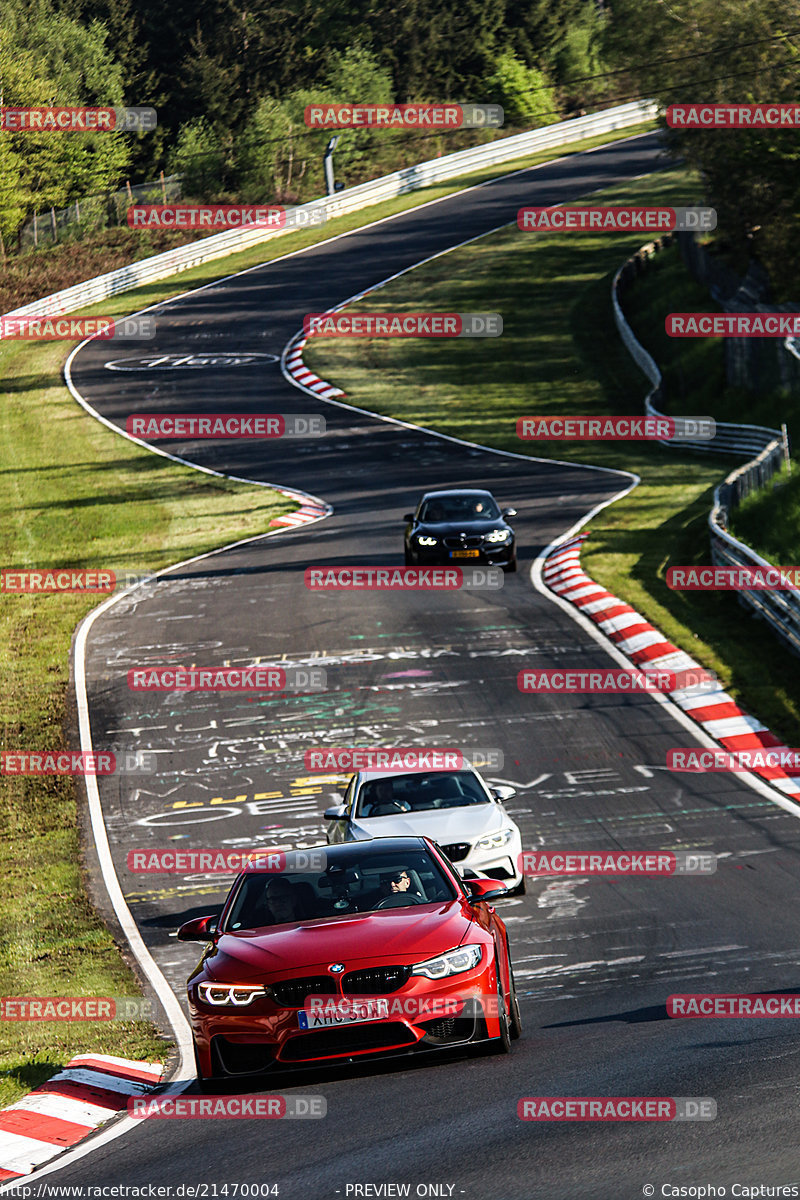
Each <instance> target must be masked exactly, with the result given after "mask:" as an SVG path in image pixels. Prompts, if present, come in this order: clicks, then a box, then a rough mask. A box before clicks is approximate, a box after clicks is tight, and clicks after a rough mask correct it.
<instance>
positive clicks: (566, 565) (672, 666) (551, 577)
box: [542, 533, 800, 802]
mask: <svg viewBox="0 0 800 1200" xmlns="http://www.w3.org/2000/svg"><path fill="white" fill-rule="evenodd" d="M588 536H589V535H588V534H586V533H582V534H579V535H578V536H577V537H574V538H570V539H569V541H566V542H562V543H561V545H559V546H556V547H555V548H554V550H553V551H552V553H551V554H549V555H548V556H547V559H546V560H545V563H544V568H543V571H542V577H543V579H544V582H545V584H546V585H547V587H548V588H549V589H550V590H551V591H552V592H555V593H556V595H558V596H560V597H561V598H562V600H567V601H569V603H570V604H573V605H574V606H575V607H576V608H577V609H579V610H580V612H581V613H582V614H583V615H584V616H586V617H587V618H588V619H589V620H590V621H593V622H594V623H595V625H597V627H598V629H600V630H601V631H602V632H603V633H604V634H605V636H606V637H607V638H608V639H609V640H610V641H611V642H613V643H614V645H615V647H616V649H617V650H618V651H620V652H621V653H622V654H624V655H625V656H626V658H628V659H630V661H631V662H632V663H633V664H634V665H635V666H637V667H644V666H647V667H656V668H661V669H664V670H669V671H684V670H692V669H694V668H699V667H700V666H701V664H700V663H698V662H696V661H695V659H693V658H691V656H690V655H688V654H685V653H684V652H683V651H682V650H679V649H678V647H677V646H673V645H672V643H671V642H669V641H667V639H666V638H665V637H664V635H663V633H660V632H659V631H658V630H657V629H656V628H655V626H654V625H651V624H650V622H649V621H647V620H645V618H644V617H643V616H642V615H641V614H640V613H638V612H637V611H636V609H635V608H632V607H631V605H630V604H626V603H625V601H624V600H620V599H619V597H618V596H614V595H612V593H611V592H608V591H606V589H605V588H604V587H602V586H601V585H600V584H599V583H596V582H595V580H594V579H591V578H590V577H589V576H588V575H587V574H586V572H585V571H584V570H583V567H582V566H581V565H580V553H581V547H582V544H583V542H584V540H585V539H586V538H587V537H588ZM669 698H670V700H672V701H673V703H674V704H676V705H677V706H678V707H679V708H680V709H682V710H683V712H684V713H686V715H687V716H688V717H690V718H691V719H692V720H693V721H696V722H697V723H698V725H700V727H701V728H702V729H703V731H704V733H706V734H707V735H708V736H709V737H711V738H713V739H714V741H716V742H718V743H719V744H720V746H722V747H723V748H724V749H725V750H727V751H736V750H757V749H759V748H760V747H769V748H777V749H781V750H784V749H787V747H785V746H784V744H783V743H782V742H781V741H780V739H779V738H777V737H776V736H775V735H774V734H773V733H770V731H769V730H768V729H767V727H766V726H765V725H762V724H761V722H760V721H758V720H756V718H755V717H751V716H750V715H749V714H748V713H746V712H744V711H743V710H742V709H741V708H739V706H738V704H737V703H736V701H735V700H734V699H733V697H732V696H729V695H728V693H727V692H725V691H723V689H722V688H721V687H720V688H718V689H717V690H716V691H708V690H707V689H703V690H702V691H701V690H699V689H698V688H686V689H685V690H682V691H676V692H670V693H669ZM750 773H751V774H753V775H757V776H759V777H760V778H761V779H763V780H765V781H766V782H767V783H769V784H770V785H771V786H772V787H775V788H777V789H778V790H779V791H780V792H782V793H783V794H784V795H785V796H788V797H789V798H790V799H793V800H797V801H798V802H800V776H798V775H790V774H788V773H787V772H786V771H784V770H783V769H782V768H780V767H753V768H751V770H750Z"/></svg>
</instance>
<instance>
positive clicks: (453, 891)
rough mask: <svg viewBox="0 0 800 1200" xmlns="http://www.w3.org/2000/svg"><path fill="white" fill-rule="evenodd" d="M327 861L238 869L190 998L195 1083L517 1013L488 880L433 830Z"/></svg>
mask: <svg viewBox="0 0 800 1200" xmlns="http://www.w3.org/2000/svg"><path fill="white" fill-rule="evenodd" d="M319 853H320V856H321V858H324V869H320V870H296V871H295V870H286V871H283V872H281V873H280V874H270V873H268V872H255V871H250V872H244V873H243V874H241V875H240V876H239V877H238V878H237V879H236V881H235V883H234V884H233V887H232V888H231V890H230V893H229V895H228V898H227V900H226V901H225V905H224V908H223V910H222V912H221V914H219V916H217V915H213V916H208V917H198V918H196V919H195V920H193V921H189V922H188V923H187V924H185V925H182V926H181V928H180V929H179V930H178V937H179V939H180V940H181V941H195V940H196V941H204V942H208V944H207V945H206V947H205V949H204V951H203V956H202V958H201V960H200V963H199V965H198V966H197V968H196V969H195V971H194V972H193V973H192V975H191V976H190V977H189V980H188V995H189V1008H190V1012H191V1021H192V1027H193V1032H194V1042H195V1057H196V1062H197V1075H198V1081H199V1083H200V1086H201V1087H203V1088H206V1089H208V1088H212V1089H213V1087H214V1085H215V1084H218V1083H219V1082H221V1081H222V1080H223V1079H231V1078H234V1077H242V1076H248V1075H257V1074H259V1073H261V1072H268V1071H269V1070H270V1069H278V1068H285V1067H288V1066H289V1065H291V1064H295V1065H308V1066H310V1065H317V1066H319V1065H323V1064H331V1063H334V1062H352V1061H354V1060H356V1059H358V1058H362V1057H366V1056H370V1055H376V1054H378V1055H386V1054H389V1055H396V1054H406V1053H411V1052H414V1051H420V1050H434V1049H442V1048H448V1049H449V1048H452V1047H455V1046H463V1045H468V1044H470V1043H479V1042H488V1043H489V1047H488V1048H489V1049H494V1050H496V1051H498V1052H501V1053H507V1052H508V1051H509V1049H510V1046H511V1040H512V1039H513V1038H516V1037H519V1034H520V1031H521V1027H520V1016H519V1006H518V1004H517V997H516V992H515V989H514V977H513V973H512V968H511V959H510V954H509V948H508V934H507V932H506V928H505V925H504V924H503V922H502V921H501V919H500V918H499V916H498V915H497V913H496V912H495V910H494V909H493V908H492V907H491V906H490V904H489V901H491V900H493V899H495V898H496V897H500V896H504V895H506V894H507V889H506V888H505V887H503V886H502V884H499V883H498V881H497V880H495V879H470V880H463V879H461V878H460V876H459V875H458V873H457V872H456V870H455V868H454V867H453V866H452V865H451V864H450V863H449V862H448V860H447V858H446V857H445V856H444V855H443V853H442V851H441V850H440V849H439V847H438V846H437V845H436V844H435V843H434V842H432V841H430V840H429V839H428V838H423V837H399V838H373V839H372V840H370V841H367V842H357V843H349V844H346V845H338V846H326V847H320V848H319Z"/></svg>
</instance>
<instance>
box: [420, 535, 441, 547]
mask: <svg viewBox="0 0 800 1200" xmlns="http://www.w3.org/2000/svg"><path fill="white" fill-rule="evenodd" d="M417 542H418V543H419V545H420V546H438V544H439V539H438V538H434V537H427V536H426V537H418V538H417Z"/></svg>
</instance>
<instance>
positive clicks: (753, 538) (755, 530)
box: [730, 463, 800, 566]
mask: <svg viewBox="0 0 800 1200" xmlns="http://www.w3.org/2000/svg"><path fill="white" fill-rule="evenodd" d="M730 529H731V532H732V533H733V535H734V537H737V538H739V540H740V541H742V542H746V543H747V545H748V546H752V547H753V549H754V550H756V551H757V552H758V553H759V554H760V555H761V556H762V558H766V559H767V560H768V561H769V562H771V563H775V564H776V565H777V566H794V565H796V564H798V563H800V473H798V468H797V464H796V463H795V464H794V465H793V469H792V474H791V475H788V474H787V472H786V468H785V467H783V468H782V469H781V470H780V471H779V472H778V473H777V474H776V475H775V476H773V478H772V479H771V480H770V482H769V484H768V486H767V487H765V488H764V489H763V491H760V492H755V493H754V494H753V495H752V496H748V497H747V498H746V499H745V500H743V501H742V503H741V504H740V505H739V507H738V508H735V509H734V510H733V512H732V513H731V522H730Z"/></svg>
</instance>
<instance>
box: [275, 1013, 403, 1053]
mask: <svg viewBox="0 0 800 1200" xmlns="http://www.w3.org/2000/svg"><path fill="white" fill-rule="evenodd" d="M416 1041H417V1039H416V1038H415V1037H414V1034H413V1033H411V1031H410V1030H409V1029H408V1028H407V1026H405V1025H403V1024H402V1023H401V1022H400V1021H380V1022H378V1021H376V1022H374V1023H370V1024H366V1025H350V1026H348V1027H346V1028H344V1029H319V1030H317V1031H316V1032H315V1033H307V1034H304V1035H301V1036H299V1037H293V1038H290V1039H289V1041H288V1042H286V1043H285V1044H284V1046H283V1049H282V1050H281V1054H280V1058H281V1061H282V1062H303V1061H306V1060H308V1059H312V1058H327V1057H329V1056H332V1055H336V1054H357V1053H358V1052H359V1051H361V1052H364V1051H367V1050H387V1049H389V1047H391V1046H413V1045H415V1044H416Z"/></svg>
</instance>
